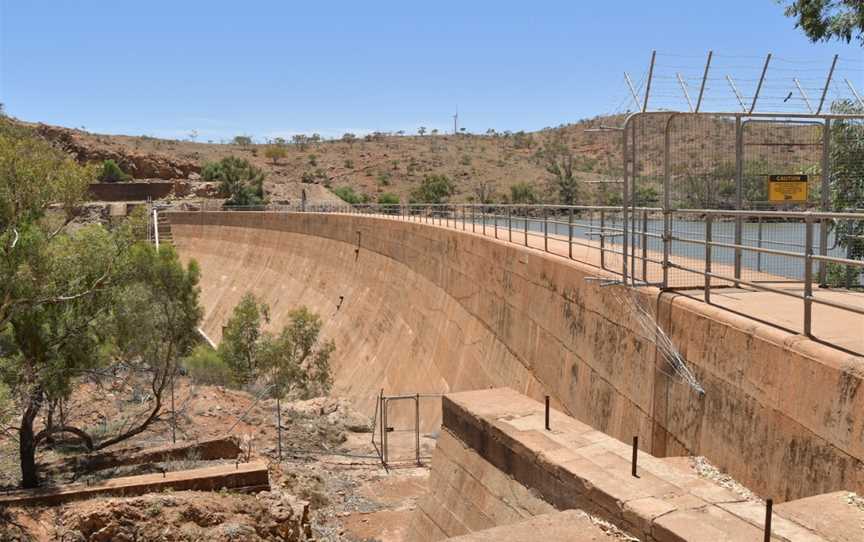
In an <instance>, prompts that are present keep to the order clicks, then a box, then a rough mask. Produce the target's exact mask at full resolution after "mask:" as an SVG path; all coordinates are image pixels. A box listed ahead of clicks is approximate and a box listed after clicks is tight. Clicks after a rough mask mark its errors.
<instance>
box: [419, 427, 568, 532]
mask: <svg viewBox="0 0 864 542" xmlns="http://www.w3.org/2000/svg"><path fill="white" fill-rule="evenodd" d="M554 511H555V507H553V506H552V505H551V504H549V503H547V502H545V501H544V500H542V498H540V496H538V495H537V494H534V493H532V492H531V491H530V490H529V489H527V488H526V487H525V486H523V485H522V484H520V483H519V482H518V481H516V480H514V479H513V478H512V477H510V476H509V475H508V474H506V473H504V472H502V471H501V470H500V469H498V468H497V467H496V466H494V465H492V464H491V463H489V462H488V461H486V460H485V459H484V458H482V457H481V456H480V455H478V453H477V452H476V451H475V450H473V449H471V448H469V447H467V446H466V445H465V444H464V443H463V442H462V441H460V440H459V439H458V438H456V437H454V436H453V434H452V433H451V432H450V431H449V430H447V429H446V428H444V429H442V431H441V437H440V438H439V440H438V445H437V446H436V447H435V452H434V454H433V459H432V473H431V475H430V478H429V490H428V491H427V493H426V495H425V496H424V497H423V498H422V499H420V501H419V506H418V508H417V509H416V511H415V514H414V518H413V520H412V523H411V529H410V536H409V537H408V538H409V540H415V541H423V540H425V541H433V540H443V539H445V538H448V537H451V536H458V535H463V534H467V533H472V532H477V531H482V530H485V529H490V528H492V527H496V526H499V525H510V524H513V523H518V522H521V521H524V520H525V519H528V518H531V517H533V516H537V515H541V514H547V513H550V512H554Z"/></svg>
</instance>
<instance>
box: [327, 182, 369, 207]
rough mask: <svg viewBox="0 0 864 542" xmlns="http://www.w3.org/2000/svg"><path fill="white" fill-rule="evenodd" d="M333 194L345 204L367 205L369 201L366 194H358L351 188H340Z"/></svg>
mask: <svg viewBox="0 0 864 542" xmlns="http://www.w3.org/2000/svg"><path fill="white" fill-rule="evenodd" d="M333 193H334V194H336V195H337V196H339V197H340V198H342V200H343V201H344V202H345V203H350V204H351V205H356V204H358V203H366V202H368V201H369V198H368V196H366V195H365V194H357V193H356V192H354V189H353V188H351V187H350V186H338V187H336V188H334V189H333Z"/></svg>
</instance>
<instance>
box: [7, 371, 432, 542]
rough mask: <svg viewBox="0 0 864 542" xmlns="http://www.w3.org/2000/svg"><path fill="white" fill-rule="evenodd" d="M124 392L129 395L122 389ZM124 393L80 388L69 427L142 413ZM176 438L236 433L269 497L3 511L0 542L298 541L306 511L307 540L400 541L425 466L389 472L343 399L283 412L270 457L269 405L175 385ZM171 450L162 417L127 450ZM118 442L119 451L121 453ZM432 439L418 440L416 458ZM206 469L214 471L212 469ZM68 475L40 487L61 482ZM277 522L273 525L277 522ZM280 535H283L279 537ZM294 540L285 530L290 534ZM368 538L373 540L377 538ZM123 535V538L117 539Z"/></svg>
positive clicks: (175, 495) (175, 496)
mask: <svg viewBox="0 0 864 542" xmlns="http://www.w3.org/2000/svg"><path fill="white" fill-rule="evenodd" d="M127 391H128V390H127ZM128 399H129V397H128V395H127V394H126V393H124V390H123V389H119V388H118V389H115V390H113V391H106V390H98V389H96V388H95V387H93V386H92V385H89V384H86V385H84V386H81V388H80V389H79V390H78V392H77V393H76V394H75V397H74V401H75V404H76V409H75V410H76V411H78V412H79V414H78V416H77V417H76V423H79V424H81V425H83V426H85V427H94V426H99V424H105V423H107V424H108V425H111V423H112V422H115V423H116V420H118V419H119V418H120V417H121V416H123V415H129V414H130V413H132V412H137V411H138V410H139V409H140V408H142V407H141V405H136V404H133V403H131V402H129V401H128ZM175 400H176V404H177V405H178V408H177V410H178V421H177V439H178V441H179V440H195V439H200V438H209V437H215V436H221V435H225V434H228V433H229V431H230V434H232V435H235V436H237V437H239V438H240V439H241V441H242V442H244V445H245V446H248V447H249V448H251V454H250V456H251V458H253V459H255V458H263V459H265V460H267V461H268V462H269V464H270V471H271V474H270V480H271V492H266V493H262V494H258V495H243V494H235V493H224V492H223V493H212V492H192V491H182V492H167V493H158V494H149V495H144V496H141V497H130V498H117V497H111V498H95V499H90V500H86V501H79V502H70V503H67V504H64V505H62V506H56V507H28V508H11V509H9V510H6V511H4V513H5V514H6V516H5V518H4V519H3V520H0V541H6V540H37V541H48V540H75V541H78V540H88V541H89V540H127V539H128V540H302V539H303V538H295V537H294V535H291V536H288V535H287V534H286V532H287V531H284V529H286V528H288V527H285V526H286V525H287V526H294V527H292V528H293V529H294V530H297V529H298V528H299V527H297V525H299V524H298V522H297V521H296V520H297V518H298V517H299V516H302V513H301V511H302V508H303V506H304V503H308V510H309V514H308V518H307V521H308V524H309V526H310V528H311V531H312V535H313V537H314V539H315V540H321V541H340V542H341V541H360V540H401V539H403V538H402V536H403V535H404V533H405V532H406V530H407V527H408V524H409V522H410V516H411V511H412V510H413V508H414V506H415V501H416V498H417V497H418V496H419V495H420V494H422V492H423V491H424V488H425V483H426V479H427V477H428V466H422V467H417V466H416V465H413V464H410V465H409V464H406V465H397V468H395V469H392V470H390V471H389V472H388V471H386V470H385V469H384V468H383V467H382V466H381V463H380V460H379V459H378V456H377V455H376V451H375V448H374V447H373V445H372V442H371V433H370V430H371V425H370V422H371V420H370V419H369V418H368V417H367V416H363V415H362V414H360V413H358V412H356V411H354V410H353V409H351V407H350V406H349V405H348V404H347V402H346V401H344V400H340V399H334V398H318V399H313V400H309V401H303V402H296V403H284V404H283V405H282V425H283V456H282V460H281V461H280V460H279V458H278V457H277V441H276V434H277V433H276V425H275V419H276V411H275V401H273V400H270V399H264V400H262V399H257V398H256V396H255V395H253V394H251V393H247V392H244V391H238V390H232V389H226V388H221V387H217V386H201V385H196V384H194V383H192V382H191V381H190V380H189V379H188V378H180V379H179V380H178V382H177V386H176V390H175ZM170 441H171V424H170V417H168V418H167V419H164V420H162V421H160V422H158V423H157V424H155V425H154V426H153V427H152V428H151V430H149V431H147V432H146V433H145V434H142V435H140V436H139V437H137V438H135V439H132V440H131V441H130V442H128V443H126V444H130V445H133V444H134V445H136V446H147V445H151V446H152V445H161V444H165V443H169V442H170ZM120 446H123V445H118V447H120ZM432 446H434V440H432V439H430V438H428V437H427V438H424V450H425V452H424V453H428V452H429V451H430V450H431V447H432ZM71 450H72V446H71V445H70V444H69V443H65V445H59V444H58V445H57V446H55V448H54V449H50V450H45V451H44V452H42V453H41V454H40V456H39V460H40V462H48V461H52V460H56V459H57V458H58V457H62V456H63V455H64V454H68V453H72V452H71ZM0 458H2V464H0V477H2V478H0V479H2V483H3V484H4V485H6V487H12V486H14V485H15V484H17V481H18V476H19V470H18V467H17V464H16V462H15V459H16V458H17V450H16V443H15V442H13V441H12V440H11V439H9V438H5V439H3V440H0ZM205 463H208V462H202V461H199V460H197V459H196V458H195V457H190V458H188V459H186V460H180V461H171V462H167V463H162V464H150V465H138V466H132V467H122V468H117V469H111V470H106V471H100V472H95V473H90V474H84V475H81V474H79V476H78V477H77V479H78V480H79V481H80V480H87V479H90V480H92V481H98V480H100V479H103V478H106V477H113V476H123V475H129V474H141V473H144V472H155V471H158V470H162V469H164V470H182V469H189V468H196V467H198V466H203V464H205ZM209 464H213V463H212V462H211V463H209ZM69 479H70V474H69V473H66V474H65V475H57V478H56V479H52V480H48V481H46V482H47V483H64V482H67V481H69ZM280 518H281V519H280ZM279 529H283V530H282V531H280V530H279ZM292 532H293V531H292ZM376 533H377V534H376ZM124 537H126V538H124Z"/></svg>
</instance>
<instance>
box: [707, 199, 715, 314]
mask: <svg viewBox="0 0 864 542" xmlns="http://www.w3.org/2000/svg"><path fill="white" fill-rule="evenodd" d="M713 221H714V217H713V216H712V215H710V214H709V215H706V216H705V303H711V274H710V273H711V241H712V235H711V234H712V229H713V228H712V224H713Z"/></svg>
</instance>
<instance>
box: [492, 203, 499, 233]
mask: <svg viewBox="0 0 864 542" xmlns="http://www.w3.org/2000/svg"><path fill="white" fill-rule="evenodd" d="M493 209H495V211H494V212H493V213H492V220H494V221H495V239H498V208H497V207H493Z"/></svg>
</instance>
